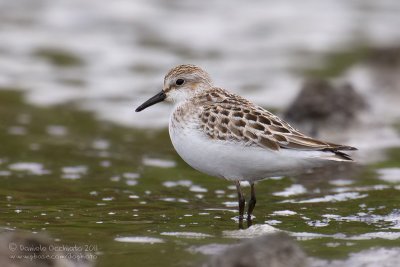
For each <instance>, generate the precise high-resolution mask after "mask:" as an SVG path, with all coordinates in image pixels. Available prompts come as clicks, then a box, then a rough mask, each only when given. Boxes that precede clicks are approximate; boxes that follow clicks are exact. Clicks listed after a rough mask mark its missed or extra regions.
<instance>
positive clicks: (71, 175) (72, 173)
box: [61, 165, 88, 180]
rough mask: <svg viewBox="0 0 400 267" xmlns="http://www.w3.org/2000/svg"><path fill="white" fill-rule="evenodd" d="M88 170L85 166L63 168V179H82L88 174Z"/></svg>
mask: <svg viewBox="0 0 400 267" xmlns="http://www.w3.org/2000/svg"><path fill="white" fill-rule="evenodd" d="M87 170H88V168H87V167H86V166H83V165H78V166H67V167H63V168H62V169H61V171H62V172H63V174H62V176H61V178H63V179H69V180H76V179H80V178H81V177H82V175H84V174H86V173H87Z"/></svg>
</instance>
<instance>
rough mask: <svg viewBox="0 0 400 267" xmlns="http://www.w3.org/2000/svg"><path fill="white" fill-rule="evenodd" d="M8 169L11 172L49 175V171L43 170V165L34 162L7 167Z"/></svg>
mask: <svg viewBox="0 0 400 267" xmlns="http://www.w3.org/2000/svg"><path fill="white" fill-rule="evenodd" d="M8 168H9V169H10V170H13V171H25V172H28V173H30V174H34V175H44V174H49V173H50V171H49V170H46V169H44V167H43V164H41V163H36V162H18V163H13V164H10V165H8Z"/></svg>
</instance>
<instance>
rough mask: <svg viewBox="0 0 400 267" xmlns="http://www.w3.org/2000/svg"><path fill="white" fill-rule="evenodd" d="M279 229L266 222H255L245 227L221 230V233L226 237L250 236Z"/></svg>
mask: <svg viewBox="0 0 400 267" xmlns="http://www.w3.org/2000/svg"><path fill="white" fill-rule="evenodd" d="M278 231H280V230H279V229H278V228H275V227H273V226H271V225H268V224H256V225H252V226H250V227H249V228H247V229H239V230H233V231H228V230H226V231H223V232H222V234H223V236H224V237H228V238H252V237H256V236H260V235H264V234H270V233H275V232H278Z"/></svg>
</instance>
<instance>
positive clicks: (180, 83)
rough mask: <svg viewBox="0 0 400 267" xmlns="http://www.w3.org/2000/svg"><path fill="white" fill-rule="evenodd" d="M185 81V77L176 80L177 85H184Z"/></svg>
mask: <svg viewBox="0 0 400 267" xmlns="http://www.w3.org/2000/svg"><path fill="white" fill-rule="evenodd" d="M184 82H185V80H184V79H178V80H176V82H175V84H176V85H182V84H183V83H184Z"/></svg>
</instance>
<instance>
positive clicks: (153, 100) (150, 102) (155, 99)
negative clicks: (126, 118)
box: [135, 91, 167, 112]
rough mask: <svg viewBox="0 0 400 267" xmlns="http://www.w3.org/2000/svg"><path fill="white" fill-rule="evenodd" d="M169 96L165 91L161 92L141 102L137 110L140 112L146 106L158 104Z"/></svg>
mask: <svg viewBox="0 0 400 267" xmlns="http://www.w3.org/2000/svg"><path fill="white" fill-rule="evenodd" d="M166 97H167V95H166V94H165V93H164V91H161V92H159V93H158V94H156V95H155V96H153V97H152V98H150V99H149V100H147V101H146V102H144V103H143V104H141V105H140V106H139V107H138V108H137V109H136V110H135V111H136V112H140V111H142V110H143V109H145V108H148V107H150V106H152V105H154V104H157V103H158V102H161V101H164V99H165V98H166Z"/></svg>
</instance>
